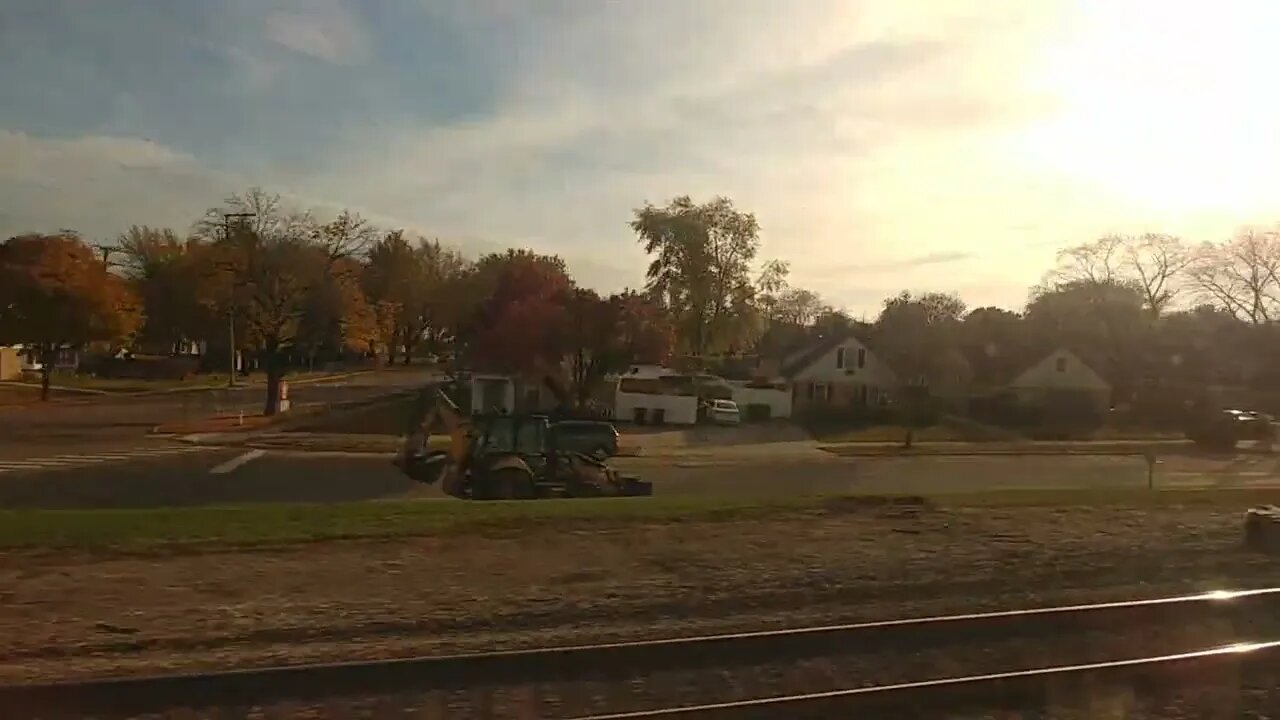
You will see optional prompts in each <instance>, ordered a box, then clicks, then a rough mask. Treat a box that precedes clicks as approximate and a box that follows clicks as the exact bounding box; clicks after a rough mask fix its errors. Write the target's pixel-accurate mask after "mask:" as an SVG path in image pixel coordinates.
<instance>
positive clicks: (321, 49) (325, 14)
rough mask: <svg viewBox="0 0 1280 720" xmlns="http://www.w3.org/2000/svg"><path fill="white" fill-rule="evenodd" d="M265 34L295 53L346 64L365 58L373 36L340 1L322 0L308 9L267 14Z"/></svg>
mask: <svg viewBox="0 0 1280 720" xmlns="http://www.w3.org/2000/svg"><path fill="white" fill-rule="evenodd" d="M263 35H264V36H265V37H266V38H267V39H268V40H271V41H272V42H275V43H277V44H279V45H282V46H283V47H286V48H288V49H290V50H293V51H295V52H299V53H302V54H304V55H309V56H311V57H314V58H318V59H320V60H325V61H328V62H331V63H335V64H339V65H343V64H349V63H353V62H358V61H360V60H362V59H363V58H364V57H365V56H366V55H367V53H368V49H369V39H368V35H367V33H366V32H365V30H364V28H363V26H362V25H361V24H360V22H359V20H358V19H357V18H356V17H355V16H353V15H352V14H351V13H349V12H347V11H346V9H345V8H344V7H343V6H342V5H341V4H340V3H339V2H338V1H337V0H318V1H316V2H311V3H308V4H307V5H306V9H305V10H294V11H289V12H284V11H281V12H273V13H271V14H269V15H267V17H266V20H265V22H264V25H263Z"/></svg>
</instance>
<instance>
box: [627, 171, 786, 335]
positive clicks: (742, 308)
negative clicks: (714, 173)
mask: <svg viewBox="0 0 1280 720" xmlns="http://www.w3.org/2000/svg"><path fill="white" fill-rule="evenodd" d="M631 229H632V230H633V231H634V232H635V233H636V235H637V236H638V238H639V240H640V242H641V243H642V244H643V246H644V249H645V252H647V253H649V255H650V256H652V260H651V261H650V264H649V268H648V270H647V272H646V278H647V290H648V291H649V292H650V293H651V294H652V295H653V296H654V297H656V298H660V299H661V301H662V303H663V304H664V305H665V306H666V307H667V308H668V311H669V312H671V313H672V315H673V316H674V317H675V318H676V320H677V323H678V327H679V329H680V335H681V340H682V342H683V345H684V347H685V349H686V350H687V351H688V352H690V353H692V354H694V355H705V354H707V353H708V352H711V351H716V350H725V349H733V348H735V347H743V346H745V345H746V344H747V343H749V342H751V341H752V340H753V339H754V338H755V337H756V336H757V335H758V334H759V331H760V329H761V328H760V326H761V323H760V315H759V312H758V311H757V309H756V307H755V305H754V302H753V301H754V296H755V292H756V289H755V286H754V284H753V283H752V282H751V277H750V271H751V263H752V261H754V260H755V257H756V253H757V251H758V250H759V246H760V237H759V234H760V227H759V224H758V223H757V222H756V218H755V216H754V215H752V214H751V213H747V212H742V211H739V210H738V209H737V208H735V207H734V205H733V201H731V200H729V199H728V198H724V197H717V198H714V199H712V200H711V201H710V202H707V203H704V204H701V205H698V204H695V203H694V202H693V200H692V199H690V198H689V197H688V196H687V195H686V196H681V197H677V198H675V199H674V200H672V201H671V202H670V203H668V204H667V205H666V206H663V207H656V206H654V205H650V204H646V205H645V206H644V207H643V208H640V209H637V210H636V211H635V217H634V219H633V220H632V221H631Z"/></svg>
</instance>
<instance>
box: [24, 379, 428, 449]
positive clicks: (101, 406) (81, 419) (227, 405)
mask: <svg viewBox="0 0 1280 720" xmlns="http://www.w3.org/2000/svg"><path fill="white" fill-rule="evenodd" d="M437 377H438V375H437V373H435V372H434V371H429V370H426V369H421V370H419V369H415V368H409V369H407V370H406V369H396V370H394V371H384V372H376V373H369V374H364V375H357V376H354V377H349V378H343V379H339V380H334V381H330V382H319V383H307V384H299V385H294V386H292V387H291V388H290V391H289V397H290V400H291V402H292V403H294V404H295V405H298V406H301V405H309V404H313V403H335V402H346V401H353V400H361V399H365V398H369V397H375V396H377V395H381V394H386V393H390V392H395V391H397V390H401V389H405V388H410V387H421V386H422V385H424V384H426V383H428V382H430V381H431V380H433V379H436V378H437ZM264 393H265V389H264V388H263V387H262V386H261V385H258V386H251V387H243V388H238V389H234V390H233V389H223V390H203V391H188V392H176V393H163V394H157V395H147V396H132V397H130V396H111V395H101V396H93V397H91V398H86V399H82V400H77V401H75V402H72V403H49V404H47V405H39V404H35V405H25V406H15V407H0V459H18V458H19V457H23V456H34V455H39V454H41V453H43V452H44V451H45V449H48V448H51V447H58V446H67V447H70V448H73V449H80V448H81V447H82V446H91V447H93V448H103V447H127V446H131V445H135V444H141V443H146V442H149V440H148V439H147V434H148V433H149V432H150V431H151V429H152V428H154V427H155V426H157V425H160V424H162V423H171V422H187V421H193V420H198V419H200V418H204V417H209V416H211V415H215V414H221V413H235V412H239V411H244V412H246V413H256V412H260V411H261V408H262V404H263V401H264Z"/></svg>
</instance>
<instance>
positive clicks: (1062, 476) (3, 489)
mask: <svg viewBox="0 0 1280 720" xmlns="http://www.w3.org/2000/svg"><path fill="white" fill-rule="evenodd" d="M113 454H121V455H123V454H124V453H123V452H114V453H113V452H111V451H105V452H97V453H95V452H85V453H84V454H83V456H82V457H81V459H80V460H77V459H76V453H74V452H63V453H59V454H58V455H59V457H54V456H50V457H48V458H43V459H42V458H39V457H32V458H28V459H27V460H25V461H21V462H19V463H14V462H13V461H0V507H9V508H17V507H45V508H88V507H96V508H105V507H113V508H127V507H135V508H136V507H157V506H176V505H210V504H215V505H216V504H234V503H248V502H339V501H354V500H377V499H396V498H405V497H424V498H430V497H440V494H439V492H438V490H436V489H434V488H427V487H425V486H421V485H416V484H415V483H413V482H412V481H410V480H408V479H407V478H404V477H403V476H401V475H400V473H399V472H398V471H397V470H396V469H395V468H394V467H393V466H392V465H391V464H390V460H391V459H390V458H389V457H384V456H378V455H356V454H343V453H300V452H296V451H279V450H269V451H263V450H247V449H245V448H206V447H195V446H187V445H181V444H178V443H169V444H155V445H151V446H147V448H145V449H144V450H143V451H139V453H138V454H137V455H134V456H129V457H111V456H112V455H113ZM616 462H617V465H618V467H619V468H620V469H623V470H626V471H628V472H634V473H635V474H637V475H640V476H641V477H643V478H645V479H648V480H652V481H653V482H654V483H655V488H654V492H655V494H658V495H663V496H675V495H684V496H697V495H701V496H718V497H726V498H727V497H735V498H745V497H763V496H771V495H772V496H776V495H784V494H785V495H796V494H824V493H841V492H843V493H856V492H875V493H883V492H895V493H910V494H936V493H942V492H971V491H979V490H991V489H1010V488H1085V487H1092V488H1104V487H1143V486H1145V485H1146V465H1145V463H1144V462H1143V461H1142V460H1141V459H1139V458H1133V457H1101V456H1058V457H1047V456H1035V457H1018V458H1010V457H920V458H856V459H850V458H834V457H827V456H822V455H815V456H813V457H812V458H808V459H803V458H799V457H785V458H780V459H777V460H769V459H766V458H754V459H752V460H751V461H750V462H728V463H726V462H716V461H708V460H699V461H688V462H685V461H671V460H662V459H659V458H620V459H618V460H617V461H616ZM1156 481H1157V483H1159V484H1160V485H1161V486H1166V487H1170V486H1179V487H1209V488H1213V487H1238V486H1261V487H1276V488H1277V496H1278V498H1280V462H1278V461H1277V460H1275V459H1272V458H1265V457H1258V456H1252V457H1247V458H1239V459H1236V460H1208V459H1192V458H1178V459H1170V460H1169V461H1168V462H1166V463H1163V464H1162V465H1160V466H1159V469H1158V471H1157V479H1156Z"/></svg>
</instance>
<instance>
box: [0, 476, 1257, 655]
mask: <svg viewBox="0 0 1280 720" xmlns="http://www.w3.org/2000/svg"><path fill="white" fill-rule="evenodd" d="M1145 497H1147V498H1148V499H1147V500H1142V499H1140V498H1138V497H1137V496H1136V495H1135V496H1128V497H1126V496H1118V497H1117V496H1111V497H1110V500H1109V501H1107V502H1103V498H1101V497H1100V496H1092V495H1090V494H1087V493H1086V494H1076V495H1073V496H1072V498H1067V499H1073V504H1071V505H1057V504H1048V503H1050V502H1056V501H1058V500H1061V499H1064V498H1062V497H1058V498H1055V497H1053V496H1052V495H1041V496H1040V497H1039V498H1035V497H1031V496H1030V495H1028V494H1025V493H1018V494H1002V495H1000V496H985V497H984V498H981V499H980V498H977V497H971V498H967V499H966V498H964V497H957V498H949V499H948V500H947V504H946V505H944V506H937V505H920V504H913V503H890V502H884V501H882V500H879V499H863V500H848V499H844V500H832V499H827V500H823V501H821V502H820V503H818V504H816V505H810V506H807V507H796V506H792V507H789V508H785V509H780V510H777V511H776V512H773V513H766V514H760V513H756V514H746V515H742V514H735V513H733V512H724V513H720V514H718V515H717V514H708V512H707V509H706V508H703V509H702V510H701V511H700V512H701V513H702V514H701V515H699V514H698V513H695V512H692V511H691V510H689V509H688V508H686V509H685V510H684V511H683V512H674V511H671V510H670V508H668V510H667V512H666V513H665V514H663V513H656V512H649V513H648V514H640V515H633V516H630V517H613V518H606V519H603V520H600V519H596V520H589V519H573V518H569V517H564V516H563V513H567V512H570V510H563V509H556V510H547V511H543V512H555V513H561V514H562V516H561V517H559V518H557V519H556V520H555V521H539V520H532V519H527V518H526V519H512V518H507V519H505V520H503V521H502V522H492V521H490V522H482V523H474V524H471V525H469V526H466V527H465V528H463V527H460V526H458V525H453V526H452V529H447V528H449V527H450V526H449V524H448V523H447V522H442V521H440V519H439V518H437V519H436V522H437V530H436V531H435V532H432V533H428V534H419V535H413V536H396V537H393V538H383V539H381V540H364V541H356V540H347V541H312V542H308V543H304V544H291V545H287V546H265V547H257V548H254V549H242V550H235V551H223V552H200V553H192V552H185V551H184V552H181V553H169V552H156V551H154V550H152V551H149V552H147V553H143V554H136V553H135V554H129V553H125V554H122V553H120V552H117V551H113V552H107V553H105V554H104V553H102V552H87V551H85V550H58V551H52V550H31V551H18V550H13V551H10V552H9V553H8V554H6V555H4V556H0V588H3V591H0V599H3V602H2V603H0V638H2V639H3V640H0V657H3V658H4V659H3V661H0V662H2V663H3V665H2V666H0V676H5V677H9V678H16V677H37V676H51V675H59V676H64V675H69V674H76V673H104V672H135V671H141V670H144V669H146V670H157V669H163V668H179V667H182V668H198V667H216V666H230V665H244V664H251V663H266V662H295V661H302V660H318V659H338V658H342V659H353V658H357V657H379V656H387V655H396V654H408V653H423V652H440V651H457V650H468V649H481V648H495V647H516V646H529V645H545V644H551V643H559V642H570V641H581V640H604V639H617V638H624V637H635V636H640V635H679V634H688V633H692V632H707V631H716V630H726V629H730V628H743V627H769V626H778V625H802V624H809V623H817V622H828V621H832V620H859V619H875V618H885V617H904V616H910V615H916V614H926V613H936V612H947V611H959V610H979V609H996V608H1002V607H1017V606H1026V605H1030V604H1054V603H1058V602H1076V601H1087V600H1103V599H1119V598H1130V597H1137V596H1152V595H1162V594H1169V593H1177V592H1188V591H1194V590H1205V589H1216V588H1223V587H1240V586H1255V587H1256V586H1264V585H1269V584H1277V583H1280V567H1277V566H1276V565H1275V563H1274V562H1273V560H1272V559H1270V558H1267V557H1262V556H1255V555H1252V554H1249V553H1246V552H1245V551H1244V550H1243V549H1242V547H1241V542H1240V537H1241V527H1240V520H1241V517H1240V516H1241V511H1242V510H1243V509H1244V507H1246V506H1247V505H1249V504H1252V503H1253V502H1256V501H1257V500H1258V499H1259V497H1261V495H1250V494H1248V493H1240V494H1234V495H1226V496H1224V495H1221V494H1217V493H1198V494H1191V493H1153V494H1147V496H1145ZM450 505H452V506H461V505H464V504H461V503H451V504H450ZM525 505H526V506H528V507H532V508H539V507H545V508H553V507H556V505H557V504H555V503H527V504H525ZM559 505H560V507H563V508H572V507H573V506H574V505H575V502H573V501H571V502H566V503H561V504H559ZM467 507H474V506H467ZM492 507H501V506H500V505H493V506H492ZM578 507H580V508H584V509H585V508H587V507H588V505H578ZM502 512H509V511H502ZM533 512H537V511H533ZM259 519H265V518H259ZM1013 578H1017V582H1014V581H1013Z"/></svg>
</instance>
